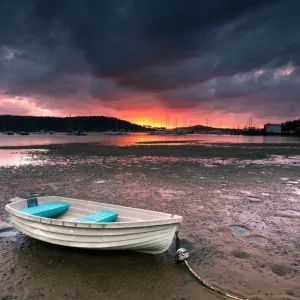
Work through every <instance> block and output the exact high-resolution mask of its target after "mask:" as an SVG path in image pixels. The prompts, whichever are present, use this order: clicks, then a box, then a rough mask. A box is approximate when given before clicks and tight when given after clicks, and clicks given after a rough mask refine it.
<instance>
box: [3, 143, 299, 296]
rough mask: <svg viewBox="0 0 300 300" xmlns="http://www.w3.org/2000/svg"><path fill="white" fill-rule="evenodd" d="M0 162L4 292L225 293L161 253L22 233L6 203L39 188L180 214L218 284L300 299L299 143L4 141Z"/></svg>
mask: <svg viewBox="0 0 300 300" xmlns="http://www.w3.org/2000/svg"><path fill="white" fill-rule="evenodd" d="M2 150H5V151H12V152H18V151H21V152H22V154H21V155H25V156H26V158H24V161H25V162H26V163H24V164H22V163H20V164H19V165H17V166H16V165H13V164H11V165H3V166H2V167H0V182H1V185H0V207H1V210H0V222H1V223H0V226H1V227H0V228H1V229H0V256H1V260H0V266H1V269H0V277H1V279H2V280H1V281H0V291H1V292H0V299H3V300H4V299H6V300H10V299H118V300H119V299H120V300H121V299H124V300H125V299H126V300H127V299H131V300H133V299H134V300H135V299H136V300H138V299H158V300H162V299H166V300H167V299H168V300H169V299H174V300H175V299H176V300H183V299H186V300H187V299H192V300H193V299H203V300H213V299H224V298H222V297H221V296H219V295H216V294H214V293H213V292H211V291H209V290H207V289H205V288H204V287H202V286H201V285H200V284H199V283H198V282H196V281H195V279H194V278H193V277H192V276H191V275H190V273H189V272H188V270H187V269H186V268H185V266H184V265H178V264H176V263H175V262H174V252H175V246H174V244H173V245H172V247H171V248H170V251H168V252H167V253H164V254H161V255H156V256H152V255H146V254H139V253H134V252H100V251H87V250H84V249H72V248H65V247H59V246H55V245H51V244H46V243H44V242H40V241H37V240H34V239H32V238H29V237H27V236H25V235H23V234H21V233H19V232H18V231H16V230H14V229H13V228H12V227H11V225H10V221H9V218H8V215H7V213H6V212H5V211H4V206H5V204H7V203H9V201H15V200H16V199H18V197H19V198H27V197H32V196H42V195H60V196H66V197H73V198H80V199H87V200H94V201H99V202H108V203H112V204H121V205H127V206H133V207H139V208H146V209H151V210H157V211H165V212H168V213H174V214H178V215H182V216H183V219H184V221H183V223H182V226H181V230H180V238H181V246H183V247H185V248H187V249H188V251H189V252H190V254H191V258H190V264H191V266H192V267H193V269H194V270H195V271H196V272H197V273H198V274H199V275H201V276H202V277H203V278H205V279H206V280H207V281H209V282H210V283H212V284H214V285H215V286H218V287H222V288H224V289H226V290H228V291H231V292H234V293H237V294H239V295H243V296H245V297H248V298H249V299H252V300H254V299H255V300H259V299H261V300H263V299H265V300H267V299H271V300H292V299H300V280H299V277H300V257H299V250H300V235H299V224H300V200H299V199H300V172H299V169H300V168H299V167H300V155H299V153H300V145H299V144H296V143H295V144H293V143H289V144H280V145H276V144H225V143H224V144H206V145H176V143H175V144H173V145H163V144H162V145H151V144H147V143H146V144H140V145H135V146H128V147H117V146H104V145H100V144H68V145H64V144H62V145H49V146H28V147H23V148H22V149H20V147H15V148H14V149H12V147H7V148H6V149H2Z"/></svg>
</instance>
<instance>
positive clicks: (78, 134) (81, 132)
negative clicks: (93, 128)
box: [73, 131, 88, 136]
mask: <svg viewBox="0 0 300 300" xmlns="http://www.w3.org/2000/svg"><path fill="white" fill-rule="evenodd" d="M73 135H77V136H86V135H88V134H87V132H84V131H77V132H74V133H73Z"/></svg>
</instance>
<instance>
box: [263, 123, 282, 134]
mask: <svg viewBox="0 0 300 300" xmlns="http://www.w3.org/2000/svg"><path fill="white" fill-rule="evenodd" d="M264 130H265V134H281V124H270V123H268V124H266V125H265V126H264Z"/></svg>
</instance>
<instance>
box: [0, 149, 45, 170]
mask: <svg viewBox="0 0 300 300" xmlns="http://www.w3.org/2000/svg"><path fill="white" fill-rule="evenodd" d="M47 151H48V150H45V149H34V150H33V149H29V150H22V149H19V150H6V149H2V150H0V166H6V167H8V166H15V167H19V166H24V165H42V164H44V161H43V160H41V159H40V158H38V156H37V154H39V153H45V152H47Z"/></svg>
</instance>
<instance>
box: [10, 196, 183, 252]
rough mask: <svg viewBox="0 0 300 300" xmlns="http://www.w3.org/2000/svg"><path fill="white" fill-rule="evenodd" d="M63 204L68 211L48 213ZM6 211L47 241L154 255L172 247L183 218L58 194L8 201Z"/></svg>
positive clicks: (16, 223) (24, 228)
mask: <svg viewBox="0 0 300 300" xmlns="http://www.w3.org/2000/svg"><path fill="white" fill-rule="evenodd" d="M59 204H60V207H65V211H64V212H62V211H56V212H55V215H51V216H47V215H45V214H44V212H45V211H46V212H49V211H50V210H51V209H52V214H54V210H55V209H54V210H53V207H54V208H55V207H56V206H58V205H59ZM53 205H54V206H53ZM55 205H56V206H55ZM45 207H46V208H45ZM44 208H45V209H44ZM5 210H6V211H7V212H8V213H9V214H10V217H11V221H12V223H13V225H14V226H15V227H16V228H17V229H19V230H20V231H21V232H22V233H24V234H26V235H28V236H30V237H33V238H35V239H38V240H41V241H44V242H48V243H52V244H57V245H62V246H69V247H78V248H86V249H99V250H133V251H138V252H144V253H151V254H159V253H163V252H165V251H167V250H168V248H169V247H170V245H171V243H172V240H173V237H174V234H175V232H176V230H178V227H179V224H180V223H181V221H182V217H181V216H178V215H172V214H168V213H163V212H156V211H150V210H144V209H139V208H132V207H126V206H119V205H112V204H106V203H98V202H93V201H86V200H79V199H73V198H66V197H58V196H44V197H38V198H33V199H24V200H20V201H17V202H13V203H10V204H7V205H6V206H5ZM103 214H104V215H105V214H110V215H113V214H115V217H116V218H115V220H114V221H109V222H108V221H101V220H100V219H101V218H102V217H103ZM92 216H93V217H96V216H97V217H99V216H100V219H99V220H97V218H94V219H93V217H92ZM103 220H107V219H103Z"/></svg>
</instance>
